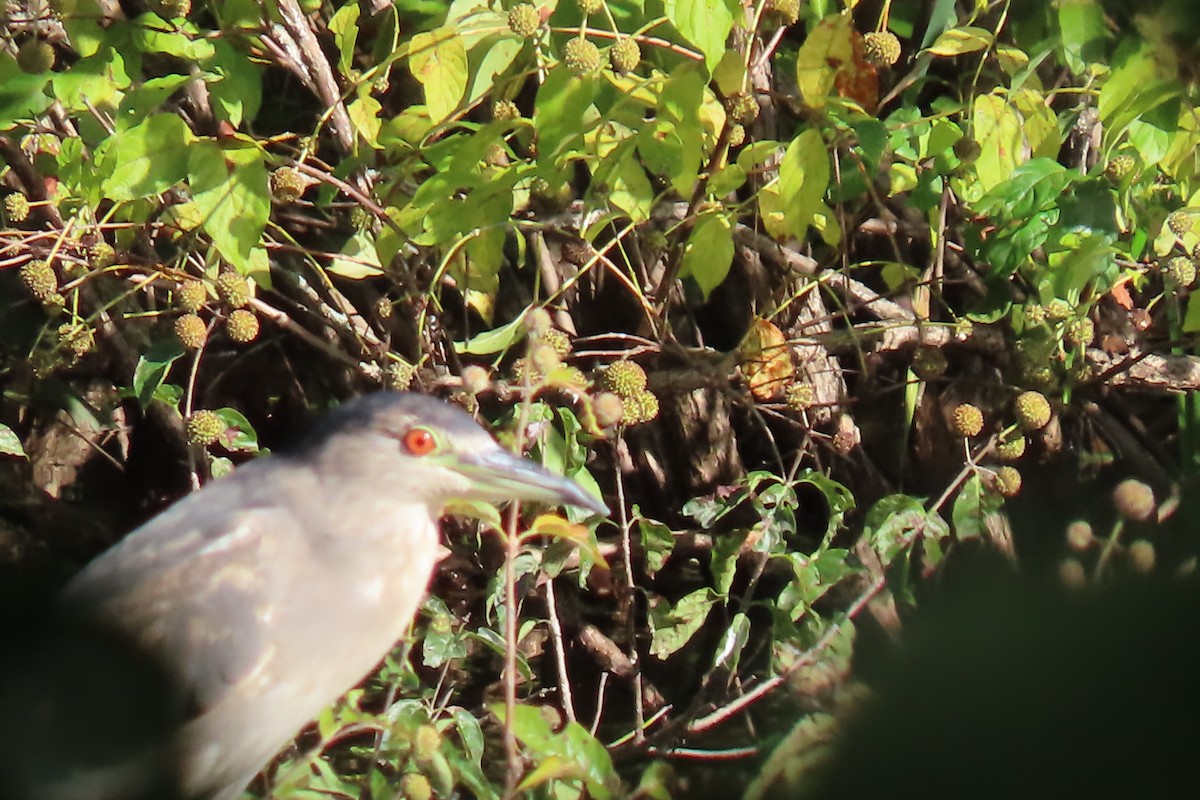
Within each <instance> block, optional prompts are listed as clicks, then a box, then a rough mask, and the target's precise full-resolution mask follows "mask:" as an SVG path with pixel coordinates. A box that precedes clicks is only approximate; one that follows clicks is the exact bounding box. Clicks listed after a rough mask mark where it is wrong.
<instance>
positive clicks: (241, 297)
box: [217, 272, 253, 308]
mask: <svg viewBox="0 0 1200 800" xmlns="http://www.w3.org/2000/svg"><path fill="white" fill-rule="evenodd" d="M217 294H218V295H219V296H220V297H221V299H222V300H224V301H225V302H226V303H228V304H229V305H230V306H232V307H233V308H241V307H242V306H244V305H246V304H248V303H249V302H250V298H251V297H252V296H253V295H252V294H251V292H250V281H248V280H246V279H245V278H244V277H242V276H241V275H239V274H238V273H236V272H222V273H221V274H220V275H218V276H217Z"/></svg>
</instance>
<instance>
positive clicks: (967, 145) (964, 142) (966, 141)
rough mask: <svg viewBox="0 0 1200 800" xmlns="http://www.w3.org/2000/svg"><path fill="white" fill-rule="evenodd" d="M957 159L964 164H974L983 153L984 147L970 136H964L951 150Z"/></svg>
mask: <svg viewBox="0 0 1200 800" xmlns="http://www.w3.org/2000/svg"><path fill="white" fill-rule="evenodd" d="M951 149H953V150H954V155H955V157H956V158H957V159H958V160H959V161H961V162H962V163H963V164H974V163H975V162H976V161H978V160H979V156H980V155H981V154H982V153H983V147H981V146H980V144H979V142H977V141H975V140H974V139H972V138H971V137H970V136H964V137H962V138H961V139H959V140H958V141H956V142H955V143H954V146H953V147H952V148H951Z"/></svg>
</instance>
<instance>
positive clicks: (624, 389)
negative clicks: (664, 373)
mask: <svg viewBox="0 0 1200 800" xmlns="http://www.w3.org/2000/svg"><path fill="white" fill-rule="evenodd" d="M600 388H601V389H603V390H605V391H607V392H613V393H615V394H617V395H619V396H620V397H624V398H630V397H634V396H635V395H638V394H641V393H642V392H644V391H645V390H646V370H644V369H642V368H641V366H640V365H638V364H637V363H635V362H633V361H629V360H622V361H615V362H613V363H612V364H610V365H609V366H608V368H607V369H605V370H604V371H603V372H601V373H600Z"/></svg>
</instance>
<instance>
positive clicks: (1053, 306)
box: [1046, 297, 1071, 322]
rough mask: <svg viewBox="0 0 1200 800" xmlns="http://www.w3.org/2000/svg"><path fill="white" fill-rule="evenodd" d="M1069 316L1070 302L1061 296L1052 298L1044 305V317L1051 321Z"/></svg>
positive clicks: (1057, 320) (1058, 320)
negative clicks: (1048, 303)
mask: <svg viewBox="0 0 1200 800" xmlns="http://www.w3.org/2000/svg"><path fill="white" fill-rule="evenodd" d="M1069 316H1071V304H1070V303H1068V302H1067V301H1066V300H1063V299H1061V298H1057V297H1056V298H1054V299H1053V300H1051V301H1050V305H1048V306H1046V319H1048V320H1050V321H1051V322H1062V321H1063V320H1065V319H1066V318H1067V317H1069Z"/></svg>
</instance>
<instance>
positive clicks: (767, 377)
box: [741, 318, 796, 400]
mask: <svg viewBox="0 0 1200 800" xmlns="http://www.w3.org/2000/svg"><path fill="white" fill-rule="evenodd" d="M741 352H742V375H744V376H745V378H746V383H747V385H749V387H750V393H751V394H752V395H754V397H755V398H756V399H758V400H771V399H773V398H775V397H778V396H779V393H780V392H782V391H783V387H784V386H786V385H787V384H788V382H789V381H791V379H792V378H793V377H794V376H795V374H796V368H795V366H793V364H792V350H791V346H790V345H788V341H787V337H786V336H784V335H783V331H781V330H779V328H778V327H776V326H775V324H774V323H773V322H771V321H770V320H765V319H761V318H760V319H756V320H754V323H753V324H752V325H751V326H750V331H749V333H747V334H746V338H745V340H744V341H743V342H742V350H741Z"/></svg>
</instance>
